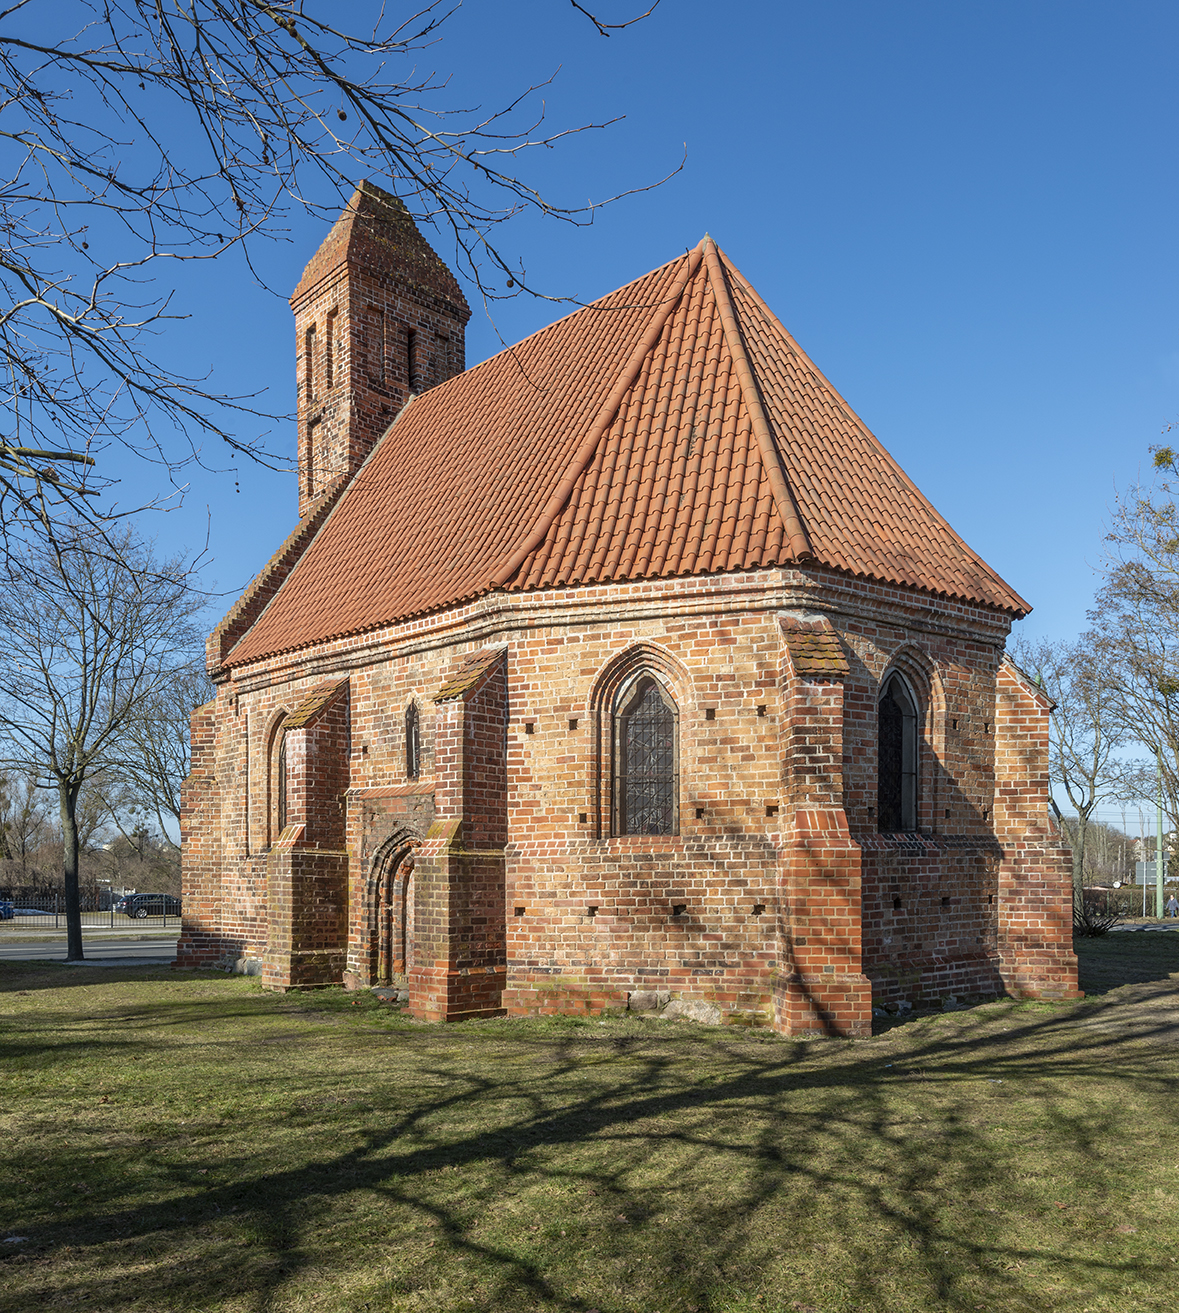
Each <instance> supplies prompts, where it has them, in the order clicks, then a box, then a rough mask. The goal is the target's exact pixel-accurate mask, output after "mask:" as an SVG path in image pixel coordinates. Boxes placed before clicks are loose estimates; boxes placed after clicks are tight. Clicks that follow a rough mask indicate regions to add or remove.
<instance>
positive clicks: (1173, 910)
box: [1167, 894, 1179, 916]
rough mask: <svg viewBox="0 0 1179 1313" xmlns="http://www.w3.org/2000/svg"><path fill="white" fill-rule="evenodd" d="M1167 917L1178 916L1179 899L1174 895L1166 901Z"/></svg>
mask: <svg viewBox="0 0 1179 1313" xmlns="http://www.w3.org/2000/svg"><path fill="white" fill-rule="evenodd" d="M1167 915H1168V916H1179V898H1176V897H1175V895H1174V894H1172V895H1171V896H1170V898H1168V899H1167Z"/></svg>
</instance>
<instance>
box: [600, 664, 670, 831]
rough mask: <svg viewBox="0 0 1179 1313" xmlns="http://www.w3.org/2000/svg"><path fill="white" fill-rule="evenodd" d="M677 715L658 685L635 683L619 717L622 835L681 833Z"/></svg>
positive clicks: (617, 811)
mask: <svg viewBox="0 0 1179 1313" xmlns="http://www.w3.org/2000/svg"><path fill="white" fill-rule="evenodd" d="M677 720H678V717H677V714H676V710H675V706H674V704H673V703H672V701H671V699H670V698H669V697H668V696H667V694H665V693H664V691H663V689H662V688H661V687H660V685H659V683H658V681H656V680H655V679H653V678H652V677H651V676H650V675H645V676H643V677H642V678H640V679H639V680H637V681H636V683H634V684H633V685H632V686H631V687H630V689H629V690H628V691H627V693H626V694H625V695H624V700H623V702H622V704H621V705H620V707H619V709H618V712H617V713H616V715H615V717H614V771H615V777H614V830H615V833H616V834H675V833H676V822H677V819H678V817H677V814H676V800H677V794H678V761H677V743H676V730H677Z"/></svg>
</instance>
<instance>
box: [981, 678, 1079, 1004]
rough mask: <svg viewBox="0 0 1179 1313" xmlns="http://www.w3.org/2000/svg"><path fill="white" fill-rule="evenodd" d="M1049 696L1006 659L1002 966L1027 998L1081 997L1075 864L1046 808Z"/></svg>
mask: <svg viewBox="0 0 1179 1313" xmlns="http://www.w3.org/2000/svg"><path fill="white" fill-rule="evenodd" d="M1050 706H1051V704H1050V702H1049V700H1048V698H1047V696H1046V695H1045V693H1044V691H1043V689H1040V688H1037V687H1036V685H1035V684H1033V683H1032V682H1031V681H1030V680H1029V679H1028V678H1026V676H1024V675H1023V673H1022V672H1021V671H1020V670H1019V669H1018V668H1017V667H1016V666H1015V665H1013V664H1012V662H1011V661H1009V660H1005V661H1004V662H1003V663H1002V665H1000V667H999V671H998V679H997V688H996V696H995V722H996V735H995V740H996V742H995V784H996V787H995V835H996V838H997V839H998V840H999V842H1000V843H1001V844H1002V853H1003V857H1002V862H1001V864H1000V866H999V871H998V883H999V889H998V904H999V923H998V927H997V932H998V949H999V962H1000V970H1001V972H1002V976H1003V983H1004V984H1005V986H1006V988H1007V990H1008V992H1009V993H1011V994H1014V995H1016V997H1023V998H1053V999H1056V998H1079V997H1081V994H1080V991H1079V990H1078V988H1077V959H1076V955H1075V954H1074V953H1073V938H1072V930H1073V921H1072V863H1071V861H1070V858H1069V851H1068V849H1067V848H1066V847H1065V846H1064V845H1063V844H1062V843H1061V841H1060V835H1059V834H1058V833H1057V831H1056V826H1055V823H1054V822H1053V820H1052V819H1051V816H1050V815H1049V810H1048V712H1049V709H1050Z"/></svg>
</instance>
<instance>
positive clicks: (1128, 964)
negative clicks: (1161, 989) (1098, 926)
mask: <svg viewBox="0 0 1179 1313" xmlns="http://www.w3.org/2000/svg"><path fill="white" fill-rule="evenodd" d="M1075 948H1076V953H1077V966H1078V970H1079V975H1080V984H1081V988H1082V989H1083V990H1084V991H1085V994H1086V996H1087V997H1093V996H1094V995H1097V994H1105V993H1108V992H1109V991H1110V990H1111V989H1118V988H1120V987H1121V986H1122V985H1132V984H1145V983H1148V982H1150V981H1156V980H1166V979H1167V978H1168V977H1169V976H1172V975H1175V974H1176V973H1179V933H1175V932H1173V931H1172V932H1163V931H1158V930H1151V931H1134V930H1121V931H1115V932H1114V933H1113V934H1106V935H1093V936H1084V937H1082V938H1078V939H1077V941H1076V943H1075Z"/></svg>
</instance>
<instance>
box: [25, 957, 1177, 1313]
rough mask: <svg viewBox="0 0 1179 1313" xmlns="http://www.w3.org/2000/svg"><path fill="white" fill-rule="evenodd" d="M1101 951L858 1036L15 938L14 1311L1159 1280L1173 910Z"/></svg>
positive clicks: (924, 1301) (736, 1308)
mask: <svg viewBox="0 0 1179 1313" xmlns="http://www.w3.org/2000/svg"><path fill="white" fill-rule="evenodd" d="M1081 952H1082V953H1083V954H1084V955H1085V962H1086V971H1087V973H1089V974H1090V975H1091V976H1092V980H1091V981H1089V982H1087V983H1088V984H1089V987H1091V988H1101V989H1105V990H1107V991H1112V992H1106V993H1104V994H1102V995H1101V996H1100V997H1099V998H1097V999H1096V1000H1094V1001H1087V1002H1086V1003H1085V1004H1082V1005H1080V1006H1046V1005H1029V1004H1023V1005H1021V1004H1015V1003H1010V1002H1001V1003H995V1004H989V1005H986V1006H983V1007H979V1008H975V1009H972V1010H970V1011H968V1012H962V1013H956V1014H950V1015H946V1016H937V1017H930V1018H924V1019H919V1020H917V1021H914V1022H911V1023H909V1024H906V1025H904V1026H898V1027H895V1028H894V1029H892V1030H891V1031H890V1032H888V1034H886V1035H882V1036H879V1037H877V1038H875V1039H872V1040H866V1041H859V1042H854V1043H853V1042H845V1041H822V1042H814V1043H793V1042H790V1041H787V1040H782V1039H779V1038H776V1037H774V1036H770V1035H766V1034H764V1033H757V1032H753V1033H744V1032H734V1031H730V1030H724V1031H719V1030H709V1029H704V1028H698V1027H694V1026H691V1025H688V1024H685V1023H661V1022H640V1021H637V1020H635V1019H631V1018H618V1019H610V1020H608V1021H606V1022H605V1023H599V1022H598V1021H593V1020H591V1021H574V1020H556V1021H544V1022H507V1021H497V1022H487V1023H480V1024H470V1023H468V1024H466V1025H462V1026H456V1027H450V1028H443V1027H426V1026H418V1025H414V1024H413V1023H411V1022H408V1021H406V1020H404V1019H402V1018H400V1017H399V1016H397V1015H395V1014H393V1013H391V1012H389V1011H388V1010H387V1009H386V1008H384V1007H383V1006H382V1005H380V1004H378V1003H376V1002H375V1001H373V1000H371V999H370V998H369V997H368V996H364V997H363V998H361V999H357V998H356V997H355V996H349V995H345V994H343V993H340V992H336V991H324V992H322V993H318V994H314V995H311V996H301V997H294V996H287V997H279V996H275V995H271V994H265V993H263V992H261V991H260V990H259V989H258V988H257V986H256V984H255V983H254V982H252V981H248V980H243V979H226V978H224V977H219V976H218V977H208V976H191V975H175V974H172V973H168V972H157V971H154V970H150V969H148V970H145V969H137V970H133V971H118V970H100V969H90V968H66V967H53V966H46V965H32V964H30V965H27V966H21V965H13V964H9V965H4V966H0V1022H2V1025H3V1029H2V1031H0V1044H2V1048H0V1056H2V1062H0V1075H2V1079H0V1110H2V1127H0V1129H2V1130H3V1132H4V1143H5V1145H6V1147H7V1152H6V1153H5V1155H4V1163H3V1168H2V1169H0V1170H2V1171H3V1174H4V1187H3V1192H2V1194H0V1199H2V1200H3V1202H2V1203H0V1207H2V1208H3V1211H4V1217H3V1226H4V1228H6V1230H5V1231H4V1232H3V1235H19V1236H25V1237H27V1239H26V1240H25V1241H23V1242H21V1243H12V1244H8V1243H5V1244H0V1263H2V1264H3V1268H4V1278H3V1281H2V1282H0V1313H17V1311H19V1313H25V1311H26V1310H28V1309H30V1308H34V1307H38V1308H39V1307H49V1308H52V1307H56V1306H63V1307H64V1306H66V1305H71V1306H78V1307H83V1306H84V1307H88V1308H92V1309H112V1310H114V1309H118V1310H153V1311H154V1310H168V1311H171V1310H210V1311H214V1310H215V1311H216V1313H223V1311H224V1313H230V1311H231V1310H232V1311H233V1313H239V1311H240V1313H262V1311H263V1310H266V1311H267V1313H269V1311H271V1310H274V1311H275V1313H279V1311H282V1313H286V1311H287V1310H290V1311H291V1313H296V1311H298V1313H302V1311H304V1310H306V1311H307V1313H310V1311H311V1310H316V1313H344V1311H345V1310H347V1313H360V1311H361V1310H389V1311H391V1313H392V1311H395V1313H401V1311H402V1310H404V1311H406V1313H409V1311H410V1310H413V1311H414V1313H416V1311H417V1310H421V1311H422V1313H426V1311H427V1310H428V1311H429V1313H437V1311H439V1310H508V1309H510V1310H546V1313H547V1311H548V1310H553V1311H556V1310H562V1311H563V1310H570V1311H573V1310H577V1311H580V1313H588V1310H591V1309H598V1310H600V1311H601V1313H624V1311H625V1313H632V1311H633V1313H640V1311H641V1313H680V1311H684V1313H691V1311H692V1310H698V1311H699V1313H704V1311H705V1310H708V1311H709V1313H720V1311H721V1310H723V1311H724V1313H745V1311H749V1310H783V1311H784V1313H786V1311H789V1313H794V1310H807V1309H814V1310H822V1313H837V1311H842V1310H851V1309H861V1310H880V1311H881V1313H884V1311H885V1310H888V1313H908V1311H910V1310H912V1311H914V1313H917V1311H921V1313H924V1311H925V1310H959V1309H961V1310H976V1309H988V1310H996V1311H997V1310H1030V1309H1035V1310H1057V1309H1059V1310H1066V1309H1067V1310H1069V1313H1081V1311H1082V1310H1086V1309H1089V1310H1093V1311H1094V1313H1096V1311H1097V1310H1110V1311H1111V1313H1113V1311H1115V1310H1116V1313H1136V1311H1137V1310H1159V1311H1160V1313H1161V1311H1162V1310H1168V1311H1169V1310H1170V1309H1171V1308H1172V1307H1173V1306H1174V1294H1173V1290H1174V1287H1175V1284H1176V1275H1177V1274H1176V1265H1175V1263H1174V1262H1173V1260H1172V1258H1171V1254H1172V1253H1174V1244H1173V1235H1172V1230H1171V1228H1172V1225H1173V1220H1174V1216H1175V1195H1176V1194H1179V1170H1177V1162H1179V1156H1177V1154H1176V1149H1177V1147H1179V1145H1177V1139H1179V1137H1177V1134H1176V1130H1175V1117H1174V1113H1173V1111H1172V1110H1173V1107H1174V1100H1175V1094H1176V1075H1177V1074H1179V1048H1176V1047H1175V1046H1174V1045H1173V1044H1172V1043H1171V1042H1170V1041H1169V1032H1168V1031H1167V1028H1166V1026H1163V1027H1161V1028H1156V1030H1155V1031H1152V1029H1151V1026H1150V1024H1149V1022H1142V1021H1139V1022H1137V1023H1136V1024H1135V1025H1134V1026H1132V1027H1129V1028H1128V1033H1129V1034H1130V1038H1126V1037H1125V1035H1124V1034H1123V1033H1122V1030H1123V1029H1127V1028H1122V1029H1116V1028H1113V1027H1111V1026H1110V1025H1109V1024H1107V1023H1108V1021H1109V1019H1111V1018H1113V1017H1115V1016H1121V1015H1123V1014H1124V1013H1126V1012H1128V1011H1133V1015H1134V1016H1135V1017H1138V1018H1141V1017H1143V1016H1146V1015H1147V1014H1148V1013H1150V1011H1151V1009H1152V1008H1153V1007H1161V1008H1164V1009H1165V1007H1166V1004H1167V1002H1168V998H1169V995H1170V993H1171V991H1172V990H1173V988H1174V985H1175V983H1176V979H1179V977H1174V976H1173V975H1172V973H1173V972H1177V971H1179V935H1176V936H1171V935H1163V934H1130V935H1122V936H1111V937H1109V938H1108V939H1107V940H1098V941H1091V942H1089V943H1085V944H1082V945H1081ZM1147 959H1149V961H1147ZM1119 979H1120V980H1130V981H1133V982H1134V983H1131V984H1128V985H1124V986H1121V987H1118V981H1119ZM1152 990H1153V991H1154V993H1153V994H1151V993H1150V991H1152ZM1134 991H1139V994H1137V995H1134V997H1135V998H1136V999H1137V1001H1136V1002H1133V1003H1127V1002H1126V1001H1125V1000H1126V996H1127V994H1128V993H1130V994H1133V992H1134ZM1142 991H1147V993H1146V994H1142ZM1118 1008H1121V1009H1122V1013H1118V1012H1116V1011H1111V1009H1118ZM0 1238H2V1237H0Z"/></svg>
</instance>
